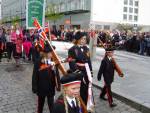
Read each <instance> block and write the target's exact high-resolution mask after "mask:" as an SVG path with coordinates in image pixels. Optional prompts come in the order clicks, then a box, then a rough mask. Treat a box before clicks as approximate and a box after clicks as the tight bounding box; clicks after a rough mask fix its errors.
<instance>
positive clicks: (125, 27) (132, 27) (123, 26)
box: [116, 24, 142, 32]
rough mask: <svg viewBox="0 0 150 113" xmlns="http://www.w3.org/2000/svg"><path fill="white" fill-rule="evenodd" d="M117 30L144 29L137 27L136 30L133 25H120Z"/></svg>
mask: <svg viewBox="0 0 150 113" xmlns="http://www.w3.org/2000/svg"><path fill="white" fill-rule="evenodd" d="M116 29H118V30H119V31H125V32H128V31H140V30H141V29H142V27H141V26H137V27H136V29H135V27H134V25H131V24H118V25H117V27H116Z"/></svg>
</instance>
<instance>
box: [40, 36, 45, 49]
mask: <svg viewBox="0 0 150 113" xmlns="http://www.w3.org/2000/svg"><path fill="white" fill-rule="evenodd" d="M40 45H41V47H42V49H44V40H43V39H41V38H40Z"/></svg>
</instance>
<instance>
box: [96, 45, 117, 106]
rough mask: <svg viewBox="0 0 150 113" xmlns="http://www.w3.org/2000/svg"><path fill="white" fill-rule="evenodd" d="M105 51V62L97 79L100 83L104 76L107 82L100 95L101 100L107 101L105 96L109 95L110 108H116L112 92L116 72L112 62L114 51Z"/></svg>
mask: <svg viewBox="0 0 150 113" xmlns="http://www.w3.org/2000/svg"><path fill="white" fill-rule="evenodd" d="M105 51H106V53H105V57H104V58H103V60H102V62H101V66H100V69H99V72H98V75H97V79H98V80H99V81H100V80H101V76H102V74H103V77H104V82H105V85H104V87H103V89H102V92H101V94H100V99H102V100H107V99H106V98H105V94H106V93H107V96H108V102H109V106H110V107H115V106H116V104H115V103H113V98H112V92H111V84H112V82H113V80H114V70H115V66H114V64H113V62H112V57H113V49H112V48H107V49H105Z"/></svg>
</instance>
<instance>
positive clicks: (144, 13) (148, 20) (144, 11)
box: [139, 0, 150, 25]
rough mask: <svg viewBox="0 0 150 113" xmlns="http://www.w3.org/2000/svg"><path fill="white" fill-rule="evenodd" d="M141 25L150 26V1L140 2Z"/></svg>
mask: <svg viewBox="0 0 150 113" xmlns="http://www.w3.org/2000/svg"><path fill="white" fill-rule="evenodd" d="M139 24H141V25H150V0H139Z"/></svg>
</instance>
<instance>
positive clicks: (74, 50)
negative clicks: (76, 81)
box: [68, 45, 92, 105]
mask: <svg viewBox="0 0 150 113" xmlns="http://www.w3.org/2000/svg"><path fill="white" fill-rule="evenodd" d="M88 53H89V49H88V48H87V46H82V47H79V46H77V45H74V46H72V47H71V48H70V49H69V51H68V57H71V58H72V59H75V60H74V61H72V62H69V66H70V69H71V70H72V71H76V70H79V71H81V73H82V74H81V75H82V77H81V78H82V79H81V90H80V95H81V98H82V100H83V101H84V103H85V105H86V104H87V98H88V85H89V80H88V76H87V72H86V68H85V66H78V65H77V64H76V63H83V64H85V63H88V64H89V67H90V70H91V71H92V65H91V60H90V57H89V56H88Z"/></svg>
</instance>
